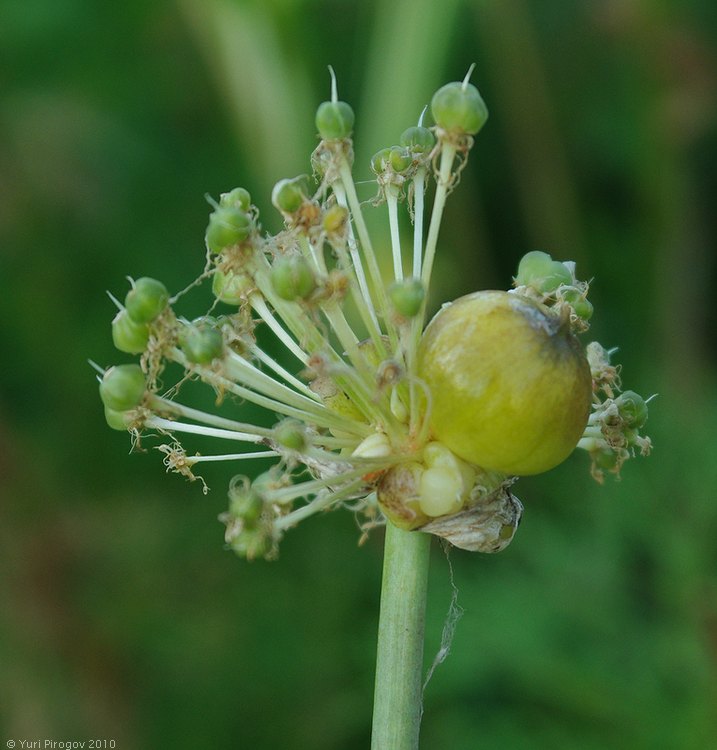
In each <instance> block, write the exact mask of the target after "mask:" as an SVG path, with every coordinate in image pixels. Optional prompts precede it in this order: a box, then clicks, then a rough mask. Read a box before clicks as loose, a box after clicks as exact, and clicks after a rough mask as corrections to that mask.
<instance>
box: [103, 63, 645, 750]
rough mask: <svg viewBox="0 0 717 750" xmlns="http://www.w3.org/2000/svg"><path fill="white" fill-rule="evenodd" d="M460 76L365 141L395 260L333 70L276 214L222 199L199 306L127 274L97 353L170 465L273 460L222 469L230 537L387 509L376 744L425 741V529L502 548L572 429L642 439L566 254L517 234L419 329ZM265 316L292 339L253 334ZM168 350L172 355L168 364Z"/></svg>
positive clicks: (122, 405)
mask: <svg viewBox="0 0 717 750" xmlns="http://www.w3.org/2000/svg"><path fill="white" fill-rule="evenodd" d="M469 76H470V71H469V75H467V76H466V78H465V80H463V81H462V82H454V83H449V84H447V85H445V86H443V87H442V88H441V89H439V90H438V91H437V92H436V93H435V95H434V96H433V99H432V102H431V108H430V109H431V115H432V119H433V122H434V125H433V126H432V127H427V126H426V125H424V124H423V115H422V116H421V118H420V119H419V122H418V124H417V125H415V126H412V127H409V128H407V129H406V130H405V131H404V132H403V133H402V134H401V135H400V137H399V139H398V144H397V145H394V146H391V147H389V148H383V149H381V150H380V151H378V153H376V154H375V156H374V157H373V158H372V160H371V168H372V170H373V172H374V174H375V182H376V192H375V197H374V198H373V199H372V200H371V201H369V203H370V204H372V207H371V208H369V210H381V209H379V208H378V207H379V206H380V205H385V211H386V214H387V216H388V227H389V230H390V232H389V233H390V247H391V257H392V266H393V273H392V279H391V280H390V282H387V281H386V280H385V279H384V277H383V274H382V272H381V264H380V259H379V257H378V255H377V252H376V249H375V247H374V244H373V242H372V238H371V236H370V234H369V231H368V228H367V224H366V221H365V220H364V213H363V212H364V210H366V209H367V206H366V203H363V204H362V203H361V201H360V200H359V197H358V195H357V191H356V186H355V184H354V181H353V177H352V162H353V145H352V140H351V133H352V129H353V124H354V113H353V110H352V109H351V107H350V106H349V105H348V104H347V103H346V102H343V101H340V100H339V99H338V96H337V90H336V81H335V78H334V77H333V72H332V92H331V99H330V101H327V102H324V103H322V104H321V105H320V106H319V107H318V110H317V113H316V128H317V131H318V134H319V139H320V140H319V144H318V146H317V147H316V150H315V151H314V152H313V154H312V155H311V168H312V173H313V175H312V177H311V178H309V177H306V176H301V177H296V178H292V179H284V180H281V181H280V182H278V183H277V184H276V186H275V187H274V190H273V193H272V203H273V204H274V206H275V207H276V209H277V210H278V211H279V212H280V213H281V216H282V217H283V220H284V229H283V230H282V231H280V232H279V233H278V234H275V235H269V234H267V233H265V232H264V231H263V230H262V227H261V224H260V220H259V211H258V209H257V208H256V206H254V205H253V204H252V201H251V197H250V194H249V193H248V192H247V190H245V189H244V188H242V187H238V188H234V189H233V190H230V191H228V192H226V193H223V194H221V196H220V198H219V201H218V202H213V201H212V211H211V214H210V216H209V224H208V227H207V230H206V235H205V241H206V264H205V267H204V270H203V272H202V273H201V275H200V276H199V278H198V279H197V281H196V282H194V283H193V284H192V285H191V286H190V288H193V287H195V286H197V285H199V284H200V283H206V285H207V286H211V292H212V295H213V303H212V304H211V307H210V308H209V311H208V313H207V314H206V315H204V316H202V317H200V318H197V319H194V320H188V319H186V318H184V317H182V315H181V313H180V312H179V310H178V306H179V303H180V301H181V299H182V297H183V295H184V293H185V292H186V291H187V290H184V291H183V292H180V293H178V294H176V295H174V296H171V295H170V294H169V293H168V291H167V289H166V288H165V286H164V284H162V283H161V282H160V281H157V280H154V279H149V278H140V279H137V280H136V281H131V289H130V290H129V292H128V293H127V296H126V299H125V302H124V304H121V303H119V302H118V301H117V300H115V302H116V304H117V307H118V312H117V315H116V317H115V318H114V320H113V321H112V336H113V340H114V343H115V345H116V347H117V348H118V349H119V350H120V351H122V352H126V353H128V354H134V355H139V362H138V363H135V364H120V365H116V366H114V367H110V368H108V369H107V370H104V371H102V373H101V382H100V395H101V398H102V401H103V403H104V406H105V413H106V417H107V422H108V423H109V425H110V426H111V427H113V428H116V429H120V430H128V431H129V432H130V434H131V436H132V440H133V441H134V444H139V442H140V440H146V438H147V437H148V436H150V435H151V436H159V437H160V439H162V440H163V442H162V444H161V445H159V446H158V448H159V450H160V451H161V452H162V453H163V458H164V464H165V466H166V467H167V468H168V469H170V470H172V471H175V472H178V473H179V474H182V475H184V476H185V477H187V478H188V479H195V478H197V477H198V476H199V474H198V470H199V467H200V465H201V464H202V463H203V462H207V461H226V462H230V463H235V462H241V461H243V460H246V459H249V458H262V459H266V460H268V461H269V462H271V467H270V468H269V467H268V468H267V470H266V471H265V472H264V473H262V474H260V475H259V476H256V477H248V476H244V475H242V474H240V473H238V474H236V475H235V476H233V477H232V478H231V479H230V481H229V483H228V509H227V511H226V512H225V513H223V514H222V515H221V516H220V520H221V521H222V523H223V524H224V525H225V532H224V539H225V542H226V545H227V547H228V548H229V549H231V550H233V551H234V552H236V553H237V554H238V555H240V556H241V557H245V558H247V559H248V560H252V559H254V558H259V557H261V558H266V559H273V558H275V557H277V555H278V550H279V545H280V542H281V539H282V537H283V536H284V534H285V533H286V532H287V531H288V530H289V529H291V528H293V527H294V526H296V525H297V524H298V523H299V522H300V521H303V520H304V519H306V518H308V517H310V516H312V515H314V514H316V513H320V512H323V511H326V510H329V509H339V508H341V509H344V510H348V511H349V512H351V513H353V514H355V515H356V516H357V517H358V518H359V520H360V528H361V530H362V535H361V536H362V537H363V536H365V535H366V534H368V533H369V532H370V531H371V530H372V529H374V528H375V527H378V526H382V525H385V527H386V542H385V544H386V550H385V561H384V576H383V584H382V586H383V588H382V597H381V614H380V624H379V643H378V662H377V674H376V693H375V706H374V728H373V747H374V748H380V749H381V750H401V749H402V748H414V747H416V746H417V742H418V727H419V721H420V715H421V670H422V656H423V617H424V609H425V590H426V579H427V570H428V550H429V543H430V539H431V536H439V537H442V538H444V539H446V540H448V542H450V543H451V544H453V545H456V546H458V547H461V548H463V549H467V550H473V551H478V552H487V553H491V552H498V551H500V550H503V549H505V547H507V546H508V545H509V544H510V542H511V540H512V539H513V536H514V534H515V531H516V529H517V528H518V524H519V522H520V518H521V514H522V511H523V506H522V505H521V503H520V501H519V500H518V499H517V498H516V497H515V495H514V494H513V490H514V485H515V482H516V479H517V478H518V477H519V476H523V475H529V474H537V473H541V472H544V471H547V470H549V469H552V468H553V467H555V466H557V465H558V464H559V463H561V462H562V461H563V460H565V459H566V458H567V457H568V455H569V454H570V453H572V451H573V450H574V449H575V448H576V447H578V448H580V449H583V450H585V451H587V453H588V454H589V456H590V459H591V465H592V474H593V476H594V477H595V478H596V479H597V480H598V481H603V478H604V476H605V474H606V473H613V474H618V473H619V471H620V469H621V467H622V465H623V463H624V462H625V461H626V460H627V459H628V458H630V457H631V456H633V455H634V454H635V453H636V452H640V453H641V454H643V455H644V454H647V453H649V451H650V440H649V438H647V437H645V436H644V435H643V434H642V433H641V430H642V428H643V426H644V424H645V421H646V419H647V406H646V402H645V400H644V399H642V398H641V397H640V396H639V395H637V394H636V393H633V392H632V391H621V384H620V377H619V375H620V370H619V367H618V366H616V365H615V364H613V363H612V362H611V354H612V352H611V351H609V350H607V349H605V348H604V347H603V346H601V345H600V344H598V343H597V342H592V343H590V344H588V345H587V346H586V347H585V346H583V344H581V343H580V341H579V339H578V336H580V335H582V334H585V333H586V331H587V330H588V328H589V320H590V318H591V315H592V312H593V308H592V305H591V303H590V302H589V300H588V291H589V289H588V283H587V282H585V281H581V280H579V278H578V277H577V276H576V269H575V264H574V263H572V262H560V261H558V260H553V259H552V258H551V257H550V256H549V255H548V254H547V253H544V252H531V253H528V254H527V255H526V256H525V257H524V258H523V259H522V261H521V262H520V265H519V267H518V271H517V274H516V277H515V279H514V284H513V286H514V288H513V289H511V290H510V291H483V292H476V293H474V294H471V295H468V296H466V297H462V298H460V299H458V300H456V301H455V302H452V303H447V304H445V305H444V306H443V307H442V308H441V310H440V311H439V312H438V314H437V315H436V316H435V317H434V318H433V320H432V321H431V322H430V323H429V325H428V326H427V327H425V330H424V323H425V319H426V310H427V300H428V291H429V288H430V282H431V274H432V271H433V266H434V260H435V257H436V250H437V247H438V237H439V228H440V224H441V217H442V215H443V209H444V205H445V202H446V199H447V197H448V195H449V194H450V193H451V191H452V190H453V189H454V188H455V187H456V186H457V183H458V178H459V175H460V172H461V170H462V169H463V168H464V167H465V165H466V161H467V158H468V154H469V151H470V149H471V148H472V146H473V142H474V137H475V135H476V134H477V133H478V132H479V131H480V130H481V128H482V127H483V125H484V124H485V122H486V120H487V118H488V111H487V109H486V106H485V104H484V102H483V99H482V98H481V96H480V94H479V92H478V90H477V89H476V88H475V87H474V86H473V85H472V84H471V83H469ZM431 181H433V182H434V183H435V188H434V189H433V191H432V193H433V198H432V207H431V209H430V218H429V220H428V226H427V231H424V214H425V213H426V208H425V203H424V202H425V196H426V194H427V189H428V187H429V183H431ZM400 210H407V211H408V214H409V215H410V218H411V221H412V225H413V236H412V238H411V239H410V240H408V239H407V238H405V237H401V227H400V222H399V211H400ZM260 327H261V328H265V329H268V331H270V332H271V334H272V335H273V337H275V339H276V343H278V344H279V345H280V346H281V347H283V348H284V349H285V350H286V356H284V357H279V358H277V357H275V356H272V354H270V353H269V352H267V351H265V350H264V349H263V348H262V347H261V346H260V345H259V344H258V343H257V338H256V335H255V333H256V330H257V329H258V328H260ZM282 362H283V363H284V364H282ZM168 363H175V364H176V365H179V366H180V367H179V368H174V369H175V370H177V369H178V371H180V372H181V377H179V378H177V379H176V382H168V379H169V378H168V374H169V372H171V371H172V368H169V369H167V367H166V365H167V364H168ZM289 363H290V364H289ZM190 380H198V381H202V382H203V383H206V384H207V385H208V386H209V387H210V388H212V389H213V390H214V392H215V393H216V406H217V409H216V411H212V412H207V411H202V410H199V409H197V408H193V407H192V406H190V405H188V404H186V403H184V399H183V398H182V396H183V393H184V390H186V389H184V390H183V385H184V384H185V383H186V382H187V381H190ZM227 401H231V402H235V403H241V402H244V401H248V402H251V403H253V404H256V405H258V406H260V407H263V408H264V409H266V410H267V411H268V412H270V413H271V414H274V415H276V423H275V424H274V426H273V427H263V426H258V425H255V424H251V423H244V422H238V421H235V420H233V419H229V418H227V417H226V416H222V415H221V407H222V405H223V403H225V402H227ZM193 435H204V436H208V437H210V438H212V439H213V440H214V441H215V442H216V444H217V446H219V445H220V444H223V445H229V446H233V445H236V444H240V445H241V444H244V445H247V446H249V450H245V451H243V452H236V449H233V450H232V449H230V450H222V449H221V448H217V452H216V453H202V454H200V453H197V452H193V451H192V450H191V448H189V449H188V448H186V447H185V444H184V443H183V442H182V440H183V439H184V436H187V438H188V440H191V438H192V436H193ZM180 438H181V439H180ZM189 445H191V443H189ZM205 490H206V486H205Z"/></svg>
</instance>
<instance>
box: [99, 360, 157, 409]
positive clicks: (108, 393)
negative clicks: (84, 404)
mask: <svg viewBox="0 0 717 750" xmlns="http://www.w3.org/2000/svg"><path fill="white" fill-rule="evenodd" d="M145 390H146V383H145V379H144V373H143V372H142V369H141V368H140V366H139V365H115V366H114V367H110V369H109V370H107V372H105V374H104V377H103V378H102V382H101V383H100V398H101V399H102V403H103V404H104V405H105V406H106V407H107V408H108V409H112V410H113V411H120V412H121V411H129V410H130V409H134V408H135V407H137V406H139V405H140V404H141V403H142V399H143V398H144V393H145Z"/></svg>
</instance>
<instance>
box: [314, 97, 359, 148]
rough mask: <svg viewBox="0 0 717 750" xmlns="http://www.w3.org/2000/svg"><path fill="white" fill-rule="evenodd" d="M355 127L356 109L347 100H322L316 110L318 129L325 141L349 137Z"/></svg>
mask: <svg viewBox="0 0 717 750" xmlns="http://www.w3.org/2000/svg"><path fill="white" fill-rule="evenodd" d="M353 127H354V111H353V109H351V106H350V105H349V104H347V103H346V102H322V103H321V104H319V108H318V109H317V110H316V129H317V130H318V131H319V135H320V136H321V137H322V138H323V139H324V140H325V141H336V140H340V139H341V138H348V137H349V136H350V135H351V131H352V130H353Z"/></svg>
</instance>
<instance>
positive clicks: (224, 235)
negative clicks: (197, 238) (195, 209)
mask: <svg viewBox="0 0 717 750" xmlns="http://www.w3.org/2000/svg"><path fill="white" fill-rule="evenodd" d="M250 233H251V219H250V218H249V215H248V214H247V213H246V212H245V211H242V210H241V209H240V208H230V207H229V206H219V208H217V209H215V210H214V211H212V213H211V214H210V215H209V224H208V225H207V231H206V234H205V235H204V238H205V240H206V243H207V247H208V248H209V249H210V250H211V252H213V253H221V252H222V250H224V249H225V248H227V247H231V246H232V245H236V244H238V243H239V242H243V241H244V240H245V239H246V238H247V237H248V236H249V234H250Z"/></svg>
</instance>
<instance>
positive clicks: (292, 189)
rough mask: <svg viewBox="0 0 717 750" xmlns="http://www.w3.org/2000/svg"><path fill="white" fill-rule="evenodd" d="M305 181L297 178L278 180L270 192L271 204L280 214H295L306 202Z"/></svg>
mask: <svg viewBox="0 0 717 750" xmlns="http://www.w3.org/2000/svg"><path fill="white" fill-rule="evenodd" d="M305 182H306V181H305V179H303V178H301V177H297V178H295V179H293V180H288V179H286V180H279V182H277V183H276V185H274V189H273V190H272V192H271V202H272V203H273V204H274V205H275V206H276V208H278V209H279V211H281V212H282V213H285V214H293V213H296V212H297V211H298V210H299V209H300V208H301V206H302V204H303V202H304V201H305V200H306V198H307V195H306V192H305V188H304V185H305Z"/></svg>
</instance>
